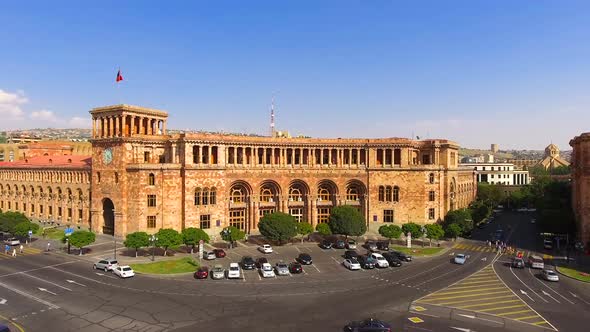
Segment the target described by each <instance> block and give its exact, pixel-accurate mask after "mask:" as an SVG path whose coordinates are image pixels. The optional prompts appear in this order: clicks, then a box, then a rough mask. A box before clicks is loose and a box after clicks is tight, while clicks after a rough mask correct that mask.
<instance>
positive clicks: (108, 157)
mask: <svg viewBox="0 0 590 332" xmlns="http://www.w3.org/2000/svg"><path fill="white" fill-rule="evenodd" d="M102 161H103V162H104V163H105V164H106V165H108V164H110V163H111V162H112V161H113V149H111V148H106V149H104V151H102Z"/></svg>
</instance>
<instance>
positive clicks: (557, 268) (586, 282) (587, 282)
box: [554, 265, 590, 284]
mask: <svg viewBox="0 0 590 332" xmlns="http://www.w3.org/2000/svg"><path fill="white" fill-rule="evenodd" d="M554 266H555V271H557V273H559V274H561V275H562V276H564V277H567V278H570V279H572V280H575V281H579V282H583V283H585V284H590V281H585V280H580V279H576V278H574V277H572V276H568V275H567V274H564V273H562V272H561V271H559V267H558V266H557V265H554Z"/></svg>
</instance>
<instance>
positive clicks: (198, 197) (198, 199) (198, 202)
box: [195, 188, 202, 205]
mask: <svg viewBox="0 0 590 332" xmlns="http://www.w3.org/2000/svg"><path fill="white" fill-rule="evenodd" d="M201 196H202V192H201V188H197V189H195V205H201Z"/></svg>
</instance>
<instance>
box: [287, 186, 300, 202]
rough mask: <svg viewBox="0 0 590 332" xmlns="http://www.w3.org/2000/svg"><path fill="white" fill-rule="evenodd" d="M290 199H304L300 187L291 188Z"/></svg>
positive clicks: (293, 200) (296, 200)
mask: <svg viewBox="0 0 590 332" xmlns="http://www.w3.org/2000/svg"><path fill="white" fill-rule="evenodd" d="M289 200H290V201H292V202H301V201H302V200H303V195H301V191H300V190H299V188H293V187H291V189H289Z"/></svg>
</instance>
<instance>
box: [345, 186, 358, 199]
mask: <svg viewBox="0 0 590 332" xmlns="http://www.w3.org/2000/svg"><path fill="white" fill-rule="evenodd" d="M358 199H359V193H358V191H357V189H356V187H349V188H348V189H347V190H346V200H347V201H358Z"/></svg>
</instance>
